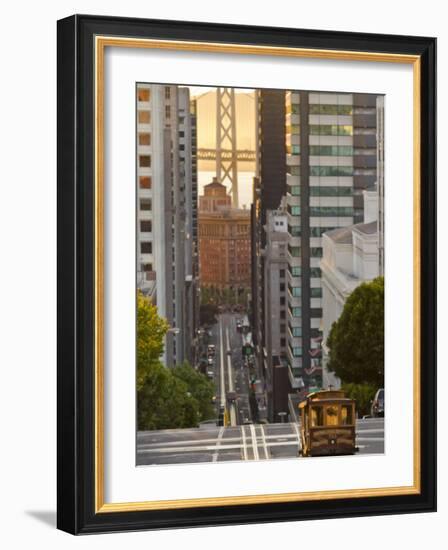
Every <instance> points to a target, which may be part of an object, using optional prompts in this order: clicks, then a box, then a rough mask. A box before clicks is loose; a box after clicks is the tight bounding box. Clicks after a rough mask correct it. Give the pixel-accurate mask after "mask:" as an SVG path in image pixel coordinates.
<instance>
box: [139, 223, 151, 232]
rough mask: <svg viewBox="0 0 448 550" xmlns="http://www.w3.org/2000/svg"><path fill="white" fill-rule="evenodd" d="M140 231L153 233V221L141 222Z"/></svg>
mask: <svg viewBox="0 0 448 550" xmlns="http://www.w3.org/2000/svg"><path fill="white" fill-rule="evenodd" d="M140 231H141V232H142V233H151V231H152V222H151V220H142V221H141V222H140Z"/></svg>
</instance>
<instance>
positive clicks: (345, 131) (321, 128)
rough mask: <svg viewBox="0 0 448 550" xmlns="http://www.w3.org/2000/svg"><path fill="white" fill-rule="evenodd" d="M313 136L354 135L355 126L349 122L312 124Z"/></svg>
mask: <svg viewBox="0 0 448 550" xmlns="http://www.w3.org/2000/svg"><path fill="white" fill-rule="evenodd" d="M310 135H312V136H352V135H353V126H351V125H347V124H310Z"/></svg>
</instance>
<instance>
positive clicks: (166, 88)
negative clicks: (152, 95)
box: [165, 86, 171, 99]
mask: <svg viewBox="0 0 448 550" xmlns="http://www.w3.org/2000/svg"><path fill="white" fill-rule="evenodd" d="M170 97H171V88H170V87H169V86H165V99H170Z"/></svg>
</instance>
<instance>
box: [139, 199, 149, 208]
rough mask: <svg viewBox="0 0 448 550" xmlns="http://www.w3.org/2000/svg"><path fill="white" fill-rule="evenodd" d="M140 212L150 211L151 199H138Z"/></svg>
mask: <svg viewBox="0 0 448 550" xmlns="http://www.w3.org/2000/svg"><path fill="white" fill-rule="evenodd" d="M140 210H151V199H140Z"/></svg>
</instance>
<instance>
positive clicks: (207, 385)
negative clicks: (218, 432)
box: [172, 362, 215, 421]
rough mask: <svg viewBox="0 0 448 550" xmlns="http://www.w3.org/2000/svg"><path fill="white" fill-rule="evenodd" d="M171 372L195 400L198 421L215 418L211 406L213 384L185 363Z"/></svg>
mask: <svg viewBox="0 0 448 550" xmlns="http://www.w3.org/2000/svg"><path fill="white" fill-rule="evenodd" d="M172 372H173V375H174V376H175V377H176V378H178V379H179V380H181V381H182V382H183V383H184V384H185V385H186V387H187V389H188V392H189V394H190V395H191V396H192V397H193V398H194V399H195V400H196V402H197V404H198V412H199V421H202V420H208V419H210V418H213V417H214V416H215V411H214V408H213V404H212V399H213V395H214V393H215V390H214V385H213V382H211V380H209V379H208V378H207V376H205V375H204V374H202V373H200V372H199V371H197V370H195V369H194V368H193V367H191V365H190V364H189V363H187V362H185V363H184V364H183V365H179V366H176V367H174V368H173V371H172Z"/></svg>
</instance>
